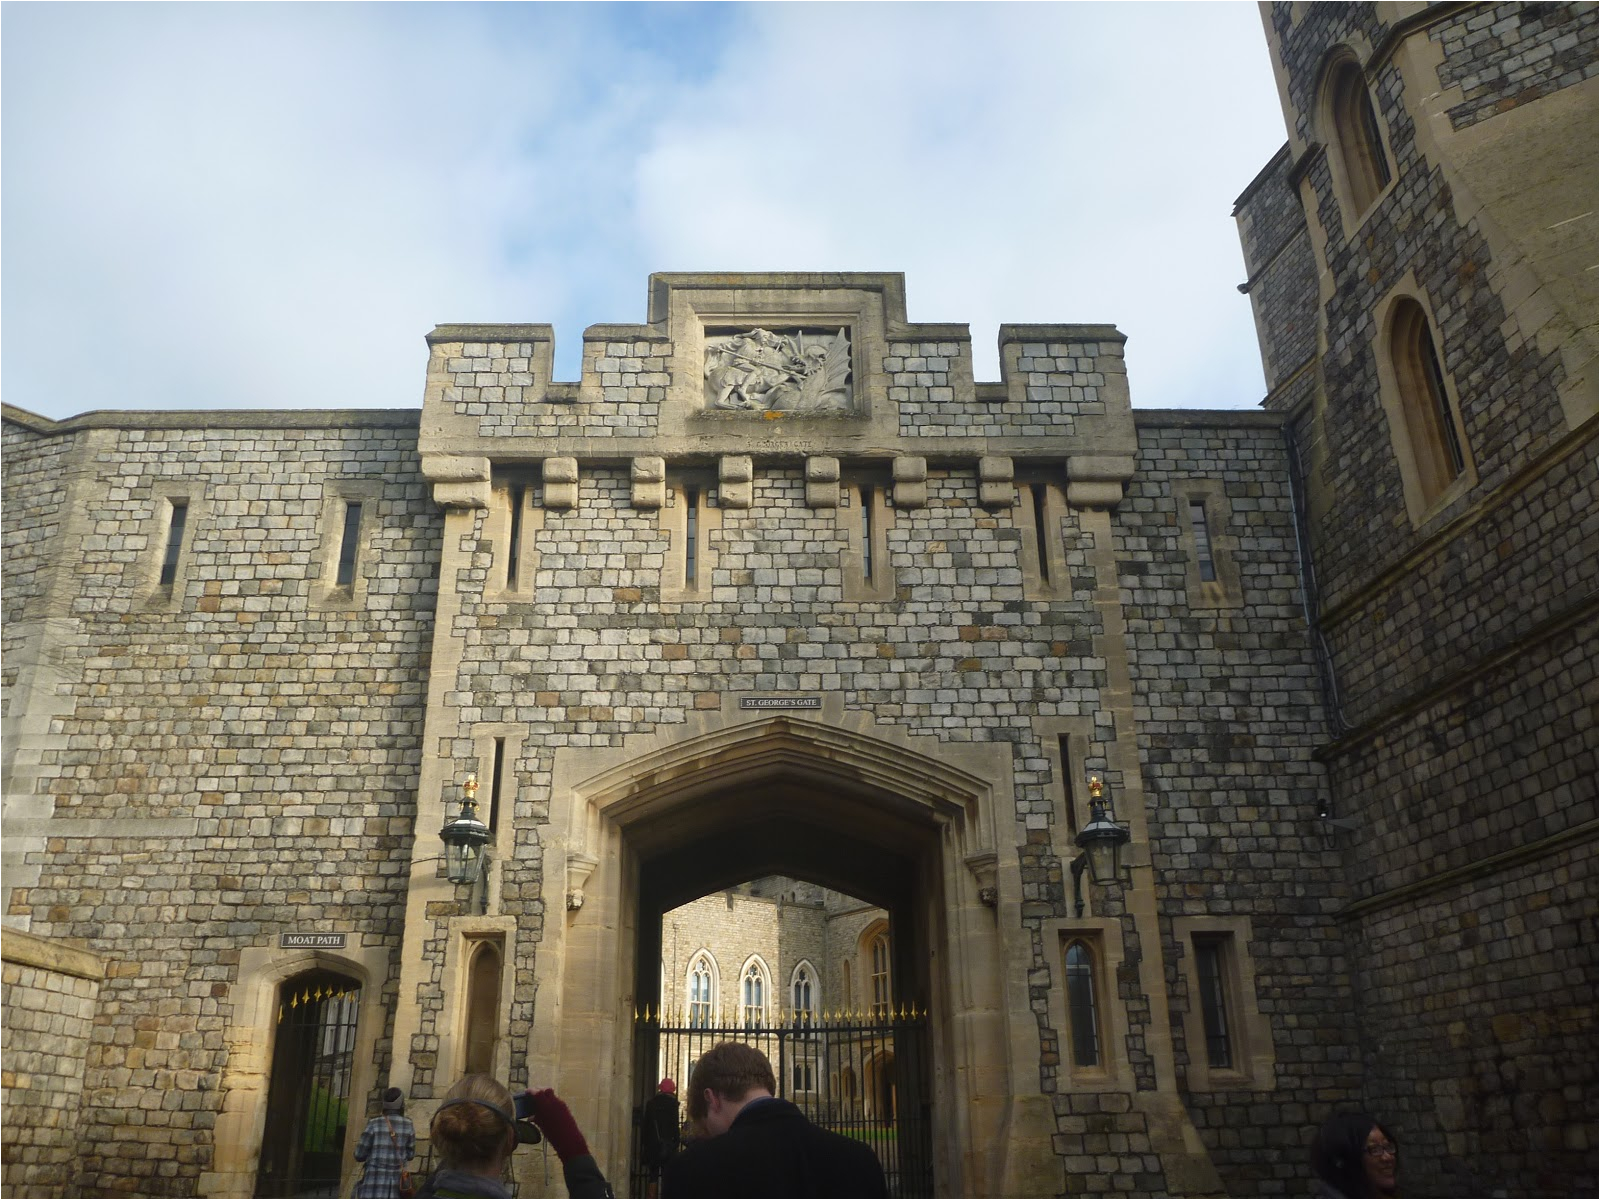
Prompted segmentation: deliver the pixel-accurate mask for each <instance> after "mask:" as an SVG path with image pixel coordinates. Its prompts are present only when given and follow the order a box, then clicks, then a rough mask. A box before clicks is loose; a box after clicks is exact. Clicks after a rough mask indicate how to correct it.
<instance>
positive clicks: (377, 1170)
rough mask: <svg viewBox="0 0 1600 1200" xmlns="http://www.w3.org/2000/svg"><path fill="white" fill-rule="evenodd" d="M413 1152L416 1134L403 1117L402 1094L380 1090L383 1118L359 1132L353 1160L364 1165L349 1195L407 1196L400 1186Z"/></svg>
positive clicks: (368, 1123)
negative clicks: (359, 1136)
mask: <svg viewBox="0 0 1600 1200" xmlns="http://www.w3.org/2000/svg"><path fill="white" fill-rule="evenodd" d="M416 1152H417V1131H416V1130H415V1129H413V1128H412V1127H411V1120H410V1118H409V1117H407V1116H406V1095H405V1093H404V1092H402V1091H401V1090H400V1089H399V1088H397V1087H392V1088H384V1090H383V1115H382V1116H377V1117H373V1118H372V1120H370V1121H368V1122H367V1127H366V1128H365V1129H363V1130H362V1131H361V1141H360V1142H358V1143H357V1144H356V1161H357V1162H358V1163H363V1164H365V1168H366V1169H365V1170H364V1171H363V1172H362V1173H361V1182H359V1183H357V1184H356V1187H355V1191H353V1192H351V1193H350V1194H351V1195H352V1196H399V1195H402V1194H404V1195H410V1194H411V1193H409V1192H403V1189H402V1188H401V1186H400V1182H401V1178H402V1176H403V1175H404V1173H405V1169H406V1164H407V1163H408V1162H410V1161H411V1156H412V1155H413V1154H415V1153H416Z"/></svg>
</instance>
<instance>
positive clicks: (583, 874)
mask: <svg viewBox="0 0 1600 1200" xmlns="http://www.w3.org/2000/svg"><path fill="white" fill-rule="evenodd" d="M599 865H600V860H599V859H598V858H590V857H589V856H588V855H587V854H575V853H572V852H570V851H569V852H568V853H567V911H568V912H577V911H578V910H579V909H580V908H582V907H583V888H584V885H585V884H587V883H588V882H589V876H591V875H593V874H594V869H595V867H597V866H599Z"/></svg>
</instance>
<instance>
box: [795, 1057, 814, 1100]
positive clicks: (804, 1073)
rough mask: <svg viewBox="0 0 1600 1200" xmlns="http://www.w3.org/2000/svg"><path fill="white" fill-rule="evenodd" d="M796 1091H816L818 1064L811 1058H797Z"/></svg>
mask: <svg viewBox="0 0 1600 1200" xmlns="http://www.w3.org/2000/svg"><path fill="white" fill-rule="evenodd" d="M793 1090H794V1091H797V1092H814V1091H816V1090H817V1085H816V1064H815V1063H814V1062H813V1061H812V1060H811V1059H809V1058H800V1059H796V1060H795V1064H794V1088H793Z"/></svg>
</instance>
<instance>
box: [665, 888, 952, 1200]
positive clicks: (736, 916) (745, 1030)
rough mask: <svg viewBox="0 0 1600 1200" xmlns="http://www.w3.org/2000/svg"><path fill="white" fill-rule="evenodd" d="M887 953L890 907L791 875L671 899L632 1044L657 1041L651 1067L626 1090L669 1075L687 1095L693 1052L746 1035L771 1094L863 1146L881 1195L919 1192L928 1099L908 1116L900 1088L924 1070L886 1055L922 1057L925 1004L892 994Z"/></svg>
mask: <svg viewBox="0 0 1600 1200" xmlns="http://www.w3.org/2000/svg"><path fill="white" fill-rule="evenodd" d="M893 961H894V953H893V933H892V928H891V923H890V919H889V913H888V912H887V911H886V910H884V909H883V908H880V907H878V906H877V905H875V904H872V903H869V902H867V901H864V900H860V899H857V898H856V897H853V896H849V895H846V894H844V893H842V892H838V891H835V890H833V889H831V888H826V887H822V886H818V885H815V884H809V883H805V882H803V881H801V880H798V879H793V878H788V877H783V876H767V877H764V878H761V879H756V880H752V881H750V882H749V883H745V884H741V885H738V886H736V887H730V888H725V889H723V890H721V891H718V892H714V893H711V894H710V895H707V896H703V897H700V898H698V899H696V900H692V901H690V902H689V903H687V904H683V905H679V906H678V907H676V908H673V909H671V910H670V911H668V912H666V913H664V914H663V915H662V917H661V943H660V968H661V969H660V990H659V1008H658V1009H656V1008H652V1007H650V1006H649V1005H648V1003H647V1006H646V1008H645V1009H644V1010H643V1011H642V1012H641V1014H640V1019H639V1021H638V1022H637V1023H636V1027H635V1029H636V1033H635V1036H636V1037H637V1039H638V1041H639V1044H640V1047H641V1055H642V1056H648V1054H649V1052H650V1047H651V1046H652V1045H653V1046H654V1047H655V1063H654V1070H653V1071H650V1072H647V1076H648V1077H647V1078H646V1079H644V1080H641V1081H636V1086H635V1090H636V1092H641V1093H644V1094H646V1095H647V1094H648V1093H650V1092H652V1091H653V1090H654V1089H655V1087H656V1085H657V1083H658V1082H659V1080H660V1079H661V1078H672V1079H674V1080H676V1081H677V1083H678V1086H679V1090H680V1094H682V1095H685V1096H687V1092H686V1090H685V1089H686V1088H687V1086H688V1081H689V1078H690V1076H691V1074H692V1071H693V1068H694V1063H695V1060H696V1059H697V1058H698V1056H699V1054H700V1053H702V1052H703V1051H704V1050H705V1049H706V1048H707V1047H709V1046H711V1045H714V1044H716V1043H717V1042H720V1041H741V1042H745V1043H746V1044H749V1045H752V1046H755V1047H756V1048H758V1049H760V1050H761V1051H762V1052H763V1053H765V1054H766V1056H767V1058H768V1060H769V1061H770V1062H771V1063H772V1066H773V1072H774V1076H775V1078H776V1080H777V1084H778V1091H777V1094H778V1095H779V1096H781V1097H782V1098H784V1099H786V1100H789V1101H791V1102H793V1103H794V1104H796V1105H797V1106H798V1107H799V1108H800V1109H801V1110H802V1111H803V1112H805V1113H806V1115H807V1116H808V1117H809V1118H810V1119H811V1120H812V1121H813V1122H815V1123H816V1124H818V1125H821V1126H823V1127H824V1128H828V1129H833V1130H835V1131H837V1132H840V1133H843V1134H845V1135H846V1136H849V1137H855V1138H858V1139H860V1140H862V1141H864V1142H867V1143H868V1144H870V1145H872V1147H873V1148H874V1149H875V1150H876V1151H877V1153H878V1155H879V1158H880V1161H881V1162H882V1163H883V1166H884V1170H885V1176H886V1178H887V1179H888V1180H889V1184H890V1191H891V1194H893V1195H921V1194H924V1193H925V1192H926V1191H927V1190H929V1189H930V1188H931V1187H932V1182H933V1181H932V1159H931V1149H930V1147H929V1146H928V1145H927V1137H928V1125H927V1110H928V1108H929V1107H930V1097H928V1096H927V1095H926V1094H923V1095H921V1096H918V1097H914V1098H913V1100H912V1103H911V1105H910V1107H909V1110H908V1111H907V1112H906V1113H904V1114H902V1112H901V1110H900V1109H899V1108H898V1106H897V1100H898V1096H899V1088H900V1086H901V1081H902V1077H904V1079H905V1081H906V1084H907V1086H910V1087H922V1088H924V1089H925V1086H926V1084H925V1080H926V1068H925V1065H924V1066H923V1067H922V1068H921V1069H920V1070H915V1071H897V1069H896V1063H897V1059H898V1060H899V1061H903V1062H904V1061H914V1062H918V1063H922V1064H925V1063H926V1059H927V1054H928V1049H927V1036H928V1027H929V1024H928V1013H927V1011H926V1003H925V1002H924V1004H923V1007H922V1008H920V1009H919V1008H918V1006H917V1003H916V1001H915V1000H909V1001H908V1000H905V999H897V998H896V989H895V985H894V975H893V972H894V968H893ZM689 1133H690V1135H691V1136H692V1135H693V1130H692V1129H690V1130H689ZM634 1170H635V1172H636V1173H637V1172H638V1170H639V1167H638V1160H637V1154H636V1158H635V1167H634ZM643 1182H644V1181H643V1180H642V1179H641V1180H640V1181H639V1184H640V1186H638V1187H636V1188H635V1191H636V1193H638V1194H642V1192H643Z"/></svg>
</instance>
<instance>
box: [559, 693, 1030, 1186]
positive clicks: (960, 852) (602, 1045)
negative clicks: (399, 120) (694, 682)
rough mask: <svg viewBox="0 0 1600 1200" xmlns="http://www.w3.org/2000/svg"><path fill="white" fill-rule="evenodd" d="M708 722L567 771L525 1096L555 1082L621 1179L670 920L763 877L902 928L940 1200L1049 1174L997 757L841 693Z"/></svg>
mask: <svg viewBox="0 0 1600 1200" xmlns="http://www.w3.org/2000/svg"><path fill="white" fill-rule="evenodd" d="M697 716H698V721H697V725H698V726H699V728H698V729H696V730H693V731H688V732H685V731H682V730H679V731H675V736H673V737H672V738H670V739H663V738H653V739H640V742H641V743H643V744H640V745H637V746H636V745H633V744H629V745H625V746H624V747H622V748H621V749H620V750H607V751H601V752H593V751H589V752H563V753H561V754H558V755H557V756H556V769H555V781H554V788H553V803H552V813H551V817H552V822H551V833H552V836H551V837H550V839H549V841H548V843H547V845H546V846H545V849H544V853H545V864H544V867H545V877H546V878H561V877H565V878H566V879H567V880H568V882H569V885H571V886H570V888H569V896H568V907H567V912H566V916H565V919H564V920H559V921H557V920H550V921H547V922H546V924H545V934H544V939H543V941H542V942H541V943H540V945H539V947H538V967H537V979H538V984H537V1000H536V1002H535V1009H534V1018H533V1028H532V1034H531V1039H530V1063H529V1067H530V1078H533V1079H536V1080H550V1081H553V1082H554V1084H555V1086H556V1087H557V1088H558V1090H559V1091H561V1093H562V1094H563V1095H564V1096H566V1097H567V1098H568V1099H569V1101H570V1102H571V1103H572V1104H573V1107H574V1110H575V1111H576V1112H577V1113H578V1115H579V1119H580V1122H583V1123H584V1124H585V1126H586V1127H587V1128H592V1129H595V1130H598V1131H601V1132H600V1133H599V1135H598V1137H597V1138H596V1139H592V1140H596V1141H598V1142H601V1143H602V1144H604V1145H605V1151H603V1152H602V1153H604V1154H606V1155H608V1159H607V1160H608V1161H611V1162H616V1163H622V1162H625V1161H626V1159H627V1142H626V1138H627V1131H628V1129H629V1120H630V1108H631V1104H632V1102H633V1099H634V1098H633V1096H632V1093H631V1092H630V1091H629V1090H628V1089H626V1088H622V1087H618V1086H616V1081H618V1080H623V1079H627V1078H629V1077H630V1076H631V1075H632V1074H633V1073H634V1072H635V1069H636V1065H635V1059H636V1057H637V1053H636V1047H635V1045H634V1043H633V1040H632V1039H633V1037H634V1020H633V1018H634V1015H635V1012H636V1011H638V1010H639V1009H641V1008H643V1007H648V1006H650V1005H652V1004H659V1000H660V997H659V996H658V994H657V989H658V985H659V973H658V971H657V969H656V965H655V964H656V963H657V961H658V956H659V931H660V919H659V918H660V915H661V914H662V912H664V911H666V910H668V909H670V908H672V907H673V906H675V905H677V904H679V903H682V902H684V901H685V900H688V899H692V898H693V897H694V896H697V895H701V894H703V893H705V892H706V891H709V890H713V889H715V888H718V887H721V886H727V885H730V884H733V883H738V882H742V881H743V880H745V879H748V878H751V877H753V876H757V875H762V874H769V873H786V874H791V875H797V876H800V877H803V878H806V879H809V880H811V881H813V882H817V883H821V884H824V885H826V886H830V887H836V888H841V889H848V890H850V891H851V892H852V893H853V894H857V895H861V896H862V897H863V898H865V899H869V900H872V901H873V902H875V903H878V904H880V905H881V906H883V907H884V908H886V909H887V910H888V911H889V912H891V913H892V914H893V917H894V923H895V926H896V928H897V929H898V930H901V931H903V932H902V936H900V937H898V938H897V941H896V954H897V961H896V963H895V968H896V974H897V977H898V978H899V979H900V980H902V981H904V982H903V986H902V989H901V995H902V996H905V997H907V998H908V999H910V1000H911V1001H912V1002H914V1003H917V1004H918V1005H919V1006H921V1007H925V1008H926V1009H927V1010H928V1011H929V1013H930V1016H931V1021H930V1025H931V1032H932V1045H931V1080H930V1086H929V1088H928V1092H929V1095H927V1096H926V1097H923V1099H924V1100H925V1101H926V1102H927V1103H928V1104H929V1107H930V1111H931V1117H932V1121H933V1129H934V1145H935V1148H936V1153H935V1174H936V1185H937V1190H938V1191H939V1193H940V1194H994V1193H996V1192H999V1191H1003V1190H1005V1183H1004V1181H1005V1180H1006V1179H1007V1178H1008V1177H1009V1178H1012V1179H1013V1180H1015V1179H1016V1178H1018V1172H1019V1171H1020V1172H1021V1176H1023V1177H1031V1176H1033V1175H1034V1174H1035V1173H1036V1171H1037V1169H1038V1165H1037V1164H1030V1165H1028V1166H1024V1164H1023V1162H1022V1161H1021V1160H1022V1159H1023V1158H1025V1157H1028V1156H1029V1155H1030V1151H1034V1152H1037V1153H1038V1154H1039V1155H1042V1156H1048V1155H1049V1153H1050V1146H1049V1132H1048V1126H1047V1125H1046V1124H1045V1123H1043V1122H1040V1116H1041V1114H1040V1113H1039V1112H1038V1111H1037V1108H1038V1106H1039V1105H1042V1104H1043V1102H1044V1101H1043V1097H1040V1096H1037V1095H1036V1094H1035V1095H1033V1096H1032V1097H1030V1095H1029V1093H1030V1091H1033V1092H1035V1093H1036V1091H1037V1078H1038V1076H1037V1065H1036V1063H1037V1059H1036V1055H1035V1058H1034V1062H1033V1064H1031V1068H1030V1064H1029V1061H1028V1056H1027V1046H1026V1038H1027V1035H1028V1034H1029V1033H1030V1032H1031V1031H1030V1030H1013V1029H1011V1028H1009V1027H1008V1016H1007V1014H1008V1013H1011V1012H1015V1011H1016V1010H1017V1009H1018V1008H1019V1007H1020V1008H1022V1009H1023V1010H1024V1011H1025V1008H1026V1005H1025V1003H1024V1004H1019V1003H1018V1002H1017V996H1016V995H1015V994H1013V995H1012V996H1011V997H1009V999H1008V996H1007V994H1006V993H1007V991H1008V989H1016V990H1017V991H1018V992H1025V987H1026V980H1025V979H1023V978H1021V977H1020V972H1013V971H1011V970H1010V969H1009V968H1008V966H1007V964H1011V963H1015V962H1017V961H1019V960H1021V959H1023V958H1024V956H1022V955H1019V954H1018V953H1016V952H1015V950H1013V951H1012V952H1007V950H1006V949H1005V948H1003V947H1002V946H1001V945H1000V940H1001V939H1002V937H1003V936H1004V934H1003V933H1002V930H1003V929H1004V928H1005V927H1006V923H1005V921H1004V920H1003V919H999V920H997V913H996V911H995V909H993V908H991V907H989V906H988V905H987V904H986V903H985V893H984V889H986V888H995V889H996V891H997V892H998V896H999V902H1000V905H1001V906H1008V905H1009V906H1014V905H1015V904H1016V903H1017V900H1018V897H1019V891H1020V887H1019V883H1018V880H1017V878H1016V871H1015V868H1014V867H1013V868H1012V869H1011V870H1010V871H1009V872H1008V871H1006V870H1004V869H998V862H997V857H996V855H995V852H994V823H995V821H996V819H997V817H996V813H997V811H998V812H1001V813H1005V812H1009V811H1010V799H1009V796H1005V797H1000V796H998V795H997V791H998V787H997V785H996V784H995V783H994V782H992V781H995V780H1004V779H1006V778H1008V777H1009V771H1008V770H1007V769H1002V768H1007V767H1008V766H1009V764H1008V763H1007V762H1005V761H1004V759H1003V758H1002V757H1000V755H1001V754H1002V753H1003V751H1002V750H1001V748H999V747H994V746H981V745H968V746H964V747H961V748H959V750H958V751H957V752H956V753H952V748H951V747H949V746H948V745H945V744H942V743H939V742H937V741H936V740H934V739H924V738H913V737H908V736H906V735H905V734H904V733H903V732H902V731H899V730H896V729H893V728H882V727H876V726H874V725H873V723H872V721H871V719H870V718H869V717H868V716H867V715H866V714H864V713H859V712H846V711H845V710H844V708H843V704H842V701H841V700H840V699H839V698H837V697H829V698H828V699H827V701H826V703H825V706H824V708H823V711H822V712H821V713H820V714H819V715H814V716H813V715H808V716H804V717H801V716H792V715H784V716H772V715H767V714H751V713H745V712H742V711H741V710H739V709H737V708H734V707H732V706H729V707H728V708H727V709H726V710H724V711H721V712H718V713H715V714H710V713H703V714H697ZM986 757H995V758H996V761H995V762H994V763H993V764H983V762H982V760H983V759H984V758H986ZM975 759H976V760H977V762H976V763H975V761H974V760H975ZM975 765H977V766H980V767H981V766H984V765H988V766H990V767H992V768H994V769H989V770H982V771H981V773H978V772H975V771H974V770H973V767H974V766H975ZM1001 876H1009V877H1006V878H1000V877H1001ZM1014 974H1015V975H1016V976H1017V977H1016V978H1013V977H1012V975H1014ZM1013 1045H1015V1052H1013ZM640 1069H645V1070H646V1071H647V1073H648V1069H647V1068H640ZM1030 1122H1036V1123H1038V1126H1039V1128H1040V1130H1041V1131H1042V1132H1041V1133H1040V1134H1039V1135H1038V1137H1037V1138H1030V1137H1029V1136H1028V1134H1027V1127H1028V1126H1029V1124H1030ZM997 1148H999V1149H997Z"/></svg>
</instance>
